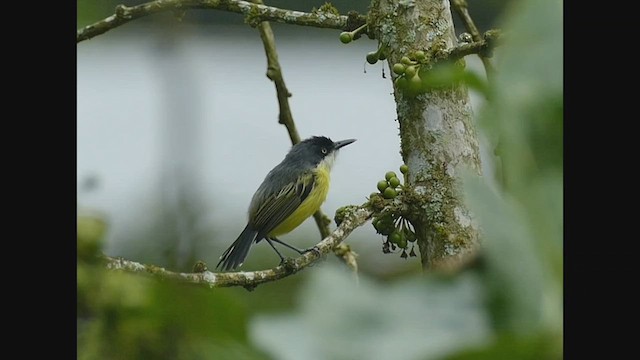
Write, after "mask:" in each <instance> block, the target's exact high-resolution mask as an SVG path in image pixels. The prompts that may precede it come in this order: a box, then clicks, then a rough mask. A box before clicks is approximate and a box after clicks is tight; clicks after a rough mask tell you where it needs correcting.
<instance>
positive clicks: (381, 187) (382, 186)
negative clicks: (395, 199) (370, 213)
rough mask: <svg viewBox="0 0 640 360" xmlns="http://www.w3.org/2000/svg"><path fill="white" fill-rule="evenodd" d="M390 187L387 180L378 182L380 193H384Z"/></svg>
mask: <svg viewBox="0 0 640 360" xmlns="http://www.w3.org/2000/svg"><path fill="white" fill-rule="evenodd" d="M388 187H389V183H388V182H387V180H380V181H378V190H380V192H383V191H384V190H385V189H386V188H388Z"/></svg>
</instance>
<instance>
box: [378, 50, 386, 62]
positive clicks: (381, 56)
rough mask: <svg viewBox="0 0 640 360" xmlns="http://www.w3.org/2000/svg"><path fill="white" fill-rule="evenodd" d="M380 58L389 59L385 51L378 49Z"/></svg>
mask: <svg viewBox="0 0 640 360" xmlns="http://www.w3.org/2000/svg"><path fill="white" fill-rule="evenodd" d="M378 60H387V54H385V52H384V51H380V50H378Z"/></svg>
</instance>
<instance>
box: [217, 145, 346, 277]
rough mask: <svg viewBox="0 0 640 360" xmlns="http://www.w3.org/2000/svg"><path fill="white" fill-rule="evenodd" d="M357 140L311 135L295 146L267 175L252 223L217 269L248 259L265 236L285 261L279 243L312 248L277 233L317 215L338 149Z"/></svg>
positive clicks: (251, 215) (251, 213) (256, 196)
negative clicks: (297, 243) (284, 240)
mask: <svg viewBox="0 0 640 360" xmlns="http://www.w3.org/2000/svg"><path fill="white" fill-rule="evenodd" d="M355 141H356V139H347V140H341V141H335V142H334V141H332V140H331V139H330V138H328V137H325V136H312V137H310V138H308V139H305V140H303V141H301V142H299V143H297V144H295V145H293V146H292V147H291V149H290V150H289V152H288V153H287V155H286V156H285V158H284V159H283V160H282V162H280V163H279V164H278V165H276V166H275V167H274V168H273V169H272V170H271V171H270V172H269V173H268V174H267V176H266V177H265V178H264V180H263V181H262V184H261V185H260V186H259V187H258V190H256V192H255V193H254V194H253V197H252V198H251V203H250V204H249V210H248V221H247V225H246V226H245V228H244V230H242V232H241V233H240V235H239V236H238V238H237V239H236V240H235V241H234V242H233V243H232V244H231V245H230V246H229V247H228V248H227V249H226V250H225V251H224V252H223V253H222V255H221V256H220V261H219V262H218V264H217V265H216V269H217V268H220V269H221V270H223V271H229V270H235V269H237V268H239V267H240V266H242V264H243V263H244V260H245V258H246V257H247V254H248V253H249V249H250V248H251V245H253V243H259V242H260V241H261V240H263V239H264V240H265V241H266V242H267V243H268V244H269V245H270V246H271V247H272V248H273V250H274V251H275V252H276V253H277V254H278V256H279V257H280V264H282V263H283V262H284V261H285V257H284V256H282V254H281V253H280V251H278V249H276V247H275V246H274V244H273V243H274V242H276V243H279V244H281V245H284V246H286V247H288V248H290V249H292V250H294V251H296V252H298V253H299V254H301V255H302V254H304V253H306V252H308V251H312V250H314V249H315V247H312V248H309V249H298V248H296V247H294V246H291V245H289V244H287V243H285V242H283V241H281V240H279V239H278V238H276V236H280V235H284V234H287V233H289V232H291V231H293V230H294V229H295V228H297V227H298V226H299V225H300V224H302V223H303V222H304V221H305V220H306V219H307V218H309V217H310V216H311V215H313V214H314V213H315V212H316V211H317V210H318V209H320V206H321V205H322V203H324V201H325V200H326V198H327V194H328V192H329V183H330V172H331V168H332V166H333V163H334V161H335V159H336V155H337V154H338V150H340V149H341V148H343V147H344V146H347V145H349V144H351V143H353V142H355Z"/></svg>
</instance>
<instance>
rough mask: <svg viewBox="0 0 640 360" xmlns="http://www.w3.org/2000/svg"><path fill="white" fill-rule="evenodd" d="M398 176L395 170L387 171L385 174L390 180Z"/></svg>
mask: <svg viewBox="0 0 640 360" xmlns="http://www.w3.org/2000/svg"><path fill="white" fill-rule="evenodd" d="M394 177H397V176H396V173H394V172H393V171H387V173H386V174H384V178H385V179H386V180H387V181H389V180H391V178H394Z"/></svg>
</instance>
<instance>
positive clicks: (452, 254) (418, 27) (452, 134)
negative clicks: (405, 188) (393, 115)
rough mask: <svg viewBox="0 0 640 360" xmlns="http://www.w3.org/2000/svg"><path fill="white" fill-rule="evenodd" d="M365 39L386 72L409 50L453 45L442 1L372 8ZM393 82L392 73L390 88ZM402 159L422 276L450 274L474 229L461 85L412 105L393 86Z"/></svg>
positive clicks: (472, 165) (473, 150)
mask: <svg viewBox="0 0 640 360" xmlns="http://www.w3.org/2000/svg"><path fill="white" fill-rule="evenodd" d="M368 23H369V31H370V34H373V35H374V36H375V37H376V38H377V39H378V40H379V41H380V43H381V44H385V46H386V49H387V51H386V54H387V60H388V62H389V67H390V68H392V67H393V64H395V63H400V62H401V61H400V59H401V58H402V57H403V56H406V55H409V53H411V52H413V51H416V50H423V51H425V53H428V52H429V51H430V50H432V49H433V48H434V47H437V48H440V49H449V48H452V47H454V46H455V45H456V43H457V41H456V37H455V31H454V27H453V20H452V18H451V10H450V5H449V1H448V0H423V1H412V0H405V1H402V0H401V1H394V0H373V1H372V3H371V7H370V13H369V21H368ZM396 77H397V75H395V74H393V73H392V79H391V80H392V81H393V80H395V78H396ZM394 96H395V100H396V111H397V114H398V122H399V124H400V139H401V153H402V158H403V160H404V162H405V164H407V165H408V166H409V173H408V179H409V183H410V184H411V185H412V187H413V189H414V190H415V191H414V193H413V194H412V195H414V196H412V197H411V199H410V203H409V204H408V205H409V207H410V209H411V210H410V215H409V216H407V218H408V219H409V220H410V221H411V223H412V224H413V225H414V227H415V230H416V231H415V232H416V236H417V241H418V246H419V248H420V254H421V261H422V266H423V269H425V270H427V269H451V268H457V267H459V266H460V265H462V264H463V263H464V261H463V260H466V259H469V258H471V256H469V255H473V254H475V250H476V248H477V245H478V229H477V226H476V224H475V222H474V221H472V216H471V214H470V213H469V211H468V209H467V208H466V206H465V205H464V202H463V200H464V199H463V193H462V184H461V182H460V179H459V175H460V170H461V169H462V168H463V167H466V168H468V169H470V170H471V171H475V172H476V173H478V174H479V173H480V156H479V148H478V140H477V137H476V130H475V126H474V123H473V118H472V115H473V113H472V109H471V104H470V99H469V94H468V91H467V88H466V86H465V85H464V84H452V85H451V86H448V87H446V88H444V89H438V90H431V91H429V92H427V93H424V94H420V95H418V96H415V97H412V96H407V95H406V94H405V93H403V91H402V90H400V89H398V88H397V87H396V86H395V85H394Z"/></svg>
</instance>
